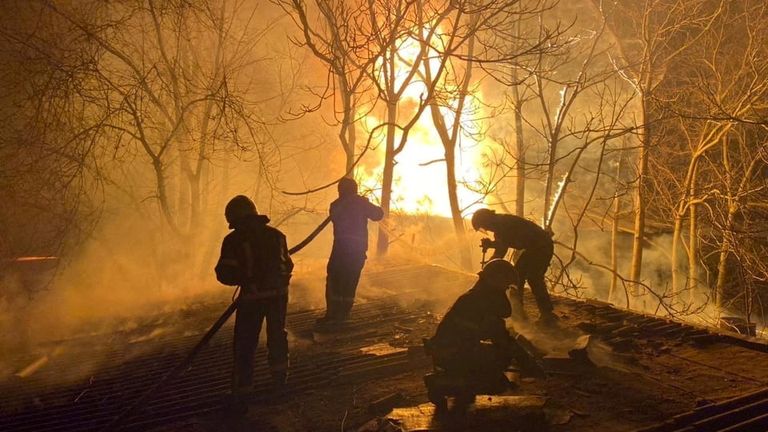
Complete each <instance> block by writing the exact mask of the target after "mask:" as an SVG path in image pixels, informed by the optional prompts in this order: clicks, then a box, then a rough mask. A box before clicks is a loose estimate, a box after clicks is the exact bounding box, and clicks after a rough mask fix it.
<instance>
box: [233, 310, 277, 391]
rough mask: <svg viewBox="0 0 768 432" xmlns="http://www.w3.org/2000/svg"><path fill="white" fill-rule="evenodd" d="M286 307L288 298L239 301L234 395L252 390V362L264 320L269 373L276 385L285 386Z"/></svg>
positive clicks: (236, 322) (236, 327)
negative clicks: (265, 322)
mask: <svg viewBox="0 0 768 432" xmlns="http://www.w3.org/2000/svg"><path fill="white" fill-rule="evenodd" d="M287 306H288V296H287V295H279V296H275V297H270V298H266V299H259V300H252V299H241V300H240V304H239V305H238V307H237V315H236V317H235V340H234V350H235V364H234V373H233V378H232V392H233V394H243V393H248V392H250V391H252V390H253V360H254V354H255V352H256V347H257V346H258V345H259V333H261V326H262V323H263V322H264V318H266V319H267V352H268V354H267V360H268V362H269V369H270V372H271V374H272V378H273V379H274V380H275V381H276V382H277V383H280V384H282V383H284V382H285V379H286V376H287V373H288V332H287V331H286V330H285V314H286V309H287Z"/></svg>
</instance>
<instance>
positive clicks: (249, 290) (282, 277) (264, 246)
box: [216, 195, 293, 398]
mask: <svg viewBox="0 0 768 432" xmlns="http://www.w3.org/2000/svg"><path fill="white" fill-rule="evenodd" d="M224 216H225V218H226V220H227V223H229V228H230V229H234V231H232V232H230V233H229V234H228V235H227V236H226V237H225V238H224V241H223V243H222V245H221V257H220V258H219V261H218V263H217V264H216V278H217V279H218V280H219V282H221V283H223V284H225V285H232V286H239V287H240V293H239V297H238V300H237V301H238V307H237V314H236V317H235V335H234V371H233V376H232V393H233V396H235V398H242V397H243V396H246V395H247V394H249V393H250V392H252V390H253V356H254V352H255V351H256V347H257V345H258V343H259V333H260V332H261V326H262V323H263V322H264V319H265V318H266V321H267V350H268V356H267V358H268V362H269V369H270V372H271V375H272V380H273V385H274V387H275V390H277V391H283V390H285V388H286V383H287V377H288V332H287V331H286V330H285V314H286V307H287V305H288V284H289V281H290V278H291V271H292V270H293V262H292V261H291V258H290V256H289V255H288V247H287V245H286V240H285V235H283V233H282V232H280V231H279V230H277V229H275V228H273V227H271V226H269V225H267V224H268V223H269V218H268V217H267V216H265V215H260V214H258V212H257V211H256V206H255V205H254V203H253V201H251V200H250V199H249V198H248V197H246V196H243V195H238V196H236V197H234V198H232V200H230V201H229V203H228V204H227V206H226V209H225V211H224Z"/></svg>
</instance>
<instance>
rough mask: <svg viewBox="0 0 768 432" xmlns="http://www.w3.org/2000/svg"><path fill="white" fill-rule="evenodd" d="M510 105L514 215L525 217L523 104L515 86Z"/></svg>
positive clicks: (515, 72) (515, 80) (515, 77)
mask: <svg viewBox="0 0 768 432" xmlns="http://www.w3.org/2000/svg"><path fill="white" fill-rule="evenodd" d="M512 79H513V82H517V70H513V71H512ZM512 103H513V104H514V109H515V114H514V115H515V150H516V151H515V154H516V155H517V166H516V167H515V214H516V215H518V216H520V217H525V143H524V142H523V102H522V100H520V90H519V89H518V87H517V85H514V86H513V87H512Z"/></svg>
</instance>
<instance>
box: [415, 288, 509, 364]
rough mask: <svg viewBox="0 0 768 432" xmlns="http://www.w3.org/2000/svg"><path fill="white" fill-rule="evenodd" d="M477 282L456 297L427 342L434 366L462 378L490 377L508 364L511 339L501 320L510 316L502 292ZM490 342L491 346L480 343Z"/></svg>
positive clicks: (507, 301) (507, 304)
mask: <svg viewBox="0 0 768 432" xmlns="http://www.w3.org/2000/svg"><path fill="white" fill-rule="evenodd" d="M483 283H484V282H483V281H482V280H480V281H478V282H477V283H476V284H475V286H474V287H472V289H470V290H469V291H467V292H466V293H465V294H463V295H462V296H461V297H459V298H458V299H457V300H456V302H455V303H454V304H453V306H452V307H451V308H450V309H449V310H448V312H447V313H446V314H445V317H443V320H442V321H441V322H440V324H439V325H438V326H437V332H436V333H435V336H434V337H433V338H432V339H430V340H429V341H427V350H428V352H429V353H430V354H431V355H432V361H433V362H434V364H435V366H437V367H439V368H441V369H444V370H445V371H446V372H448V373H450V374H456V375H461V376H483V375H489V374H490V375H493V374H496V373H499V372H500V371H503V370H504V368H505V367H506V365H507V364H508V363H509V352H510V350H509V347H510V336H509V332H508V331H507V328H506V325H505V323H504V318H507V317H509V316H510V314H511V308H510V304H509V300H508V299H507V296H506V292H505V291H504V290H499V289H493V288H490V287H487V286H483ZM488 340H489V341H491V342H492V344H487V343H482V342H483V341H488Z"/></svg>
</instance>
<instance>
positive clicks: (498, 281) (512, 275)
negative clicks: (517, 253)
mask: <svg viewBox="0 0 768 432" xmlns="http://www.w3.org/2000/svg"><path fill="white" fill-rule="evenodd" d="M479 275H480V280H483V281H485V282H487V283H488V284H489V285H491V286H493V287H496V288H502V287H503V288H504V289H507V288H509V286H510V285H517V283H518V279H517V278H518V275H517V270H515V266H513V265H512V263H511V262H509V261H507V260H503V259H501V258H496V259H492V260H490V261H488V262H487V263H485V265H484V266H483V269H482V270H480V273H479Z"/></svg>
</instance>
